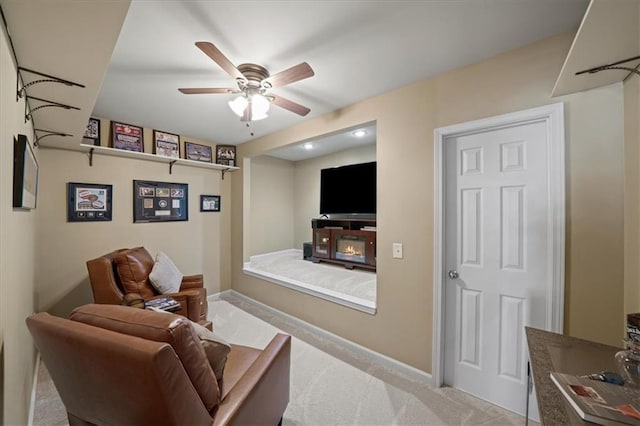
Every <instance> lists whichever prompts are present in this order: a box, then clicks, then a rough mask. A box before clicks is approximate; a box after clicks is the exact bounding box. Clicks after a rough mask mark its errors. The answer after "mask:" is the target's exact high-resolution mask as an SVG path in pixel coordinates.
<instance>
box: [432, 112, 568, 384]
mask: <svg viewBox="0 0 640 426" xmlns="http://www.w3.org/2000/svg"><path fill="white" fill-rule="evenodd" d="M532 122H544V123H545V124H546V131H547V166H548V168H547V178H548V186H547V189H548V210H547V224H548V225H547V237H548V238H547V248H548V250H547V261H548V262H549V263H548V264H550V265H552V267H551V268H550V271H549V273H548V275H547V282H548V283H549V285H548V286H547V289H546V304H547V316H546V319H545V329H546V330H547V331H553V332H556V333H562V330H563V323H564V270H565V156H564V153H565V134H564V133H565V131H564V103H563V102H559V103H555V104H550V105H546V106H542V107H537V108H531V109H527V110H522V111H517V112H512V113H508V114H503V115H499V116H495V117H489V118H484V119H480V120H474V121H470V122H466V123H460V124H454V125H451V126H446V127H439V128H436V129H435V130H434V244H435V246H434V255H433V330H434V332H433V350H432V360H433V361H432V373H431V374H432V382H433V385H434V386H436V387H440V386H442V385H443V382H444V349H445V348H444V333H445V324H444V322H445V316H444V315H445V306H444V303H445V302H446V300H445V297H444V295H445V288H444V286H445V284H446V279H444V273H445V267H446V265H444V261H445V256H444V254H445V253H446V247H445V246H446V241H445V240H444V230H445V226H446V223H445V215H444V212H445V208H446V205H445V199H444V194H445V188H446V180H445V164H444V160H445V158H444V144H445V142H446V140H447V139H448V138H451V137H458V136H462V135H466V134H473V133H478V132H481V131H490V130H497V129H500V128H503V127H511V126H514V125H520V124H527V123H532Z"/></svg>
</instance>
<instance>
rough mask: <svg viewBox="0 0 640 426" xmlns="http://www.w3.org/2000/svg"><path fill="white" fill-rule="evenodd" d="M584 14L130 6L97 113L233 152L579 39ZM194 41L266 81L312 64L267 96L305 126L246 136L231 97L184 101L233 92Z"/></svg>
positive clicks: (423, 6) (535, 4) (524, 6)
mask: <svg viewBox="0 0 640 426" xmlns="http://www.w3.org/2000/svg"><path fill="white" fill-rule="evenodd" d="M587 5H588V1H587V0H448V1H435V0H434V1H426V0H425V1H340V2H338V1H153V0H133V1H132V2H131V6H130V9H129V12H128V14H127V17H126V20H125V22H124V25H123V28H122V31H121V33H120V36H119V38H118V41H117V43H116V47H115V50H114V52H113V56H112V58H111V62H110V65H109V67H108V70H107V73H106V75H105V78H104V81H103V83H102V87H101V89H100V92H99V95H98V98H97V101H96V104H95V107H94V110H93V115H95V116H98V117H106V118H110V119H114V120H121V121H124V122H128V123H132V124H137V125H142V126H144V127H149V128H154V129H158V130H164V131H168V132H173V133H179V134H182V135H188V136H191V137H195V138H199V139H203V140H206V141H211V142H215V143H220V144H238V143H242V142H246V141H248V140H251V139H252V138H255V137H259V136H262V135H265V134H268V133H272V132H274V131H277V130H280V129H283V128H286V127H289V126H291V125H294V124H296V123H299V122H301V121H302V120H305V119H310V118H313V117H317V116H320V115H322V114H325V113H328V112H331V111H335V110H337V109H340V108H341V107H344V106H346V105H350V104H353V103H355V102H358V101H360V100H362V99H366V98H369V97H372V96H375V95H378V94H381V93H384V92H386V91H389V90H393V89H395V88H398V87H401V86H405V85H407V84H410V83H414V82H416V81H419V80H422V79H425V78H427V77H429V76H433V75H436V74H439V73H442V72H445V71H447V70H451V69H454V68H458V67H462V66H465V65H467V64H471V63H474V62H477V61H480V60H482V59H485V58H488V57H491V56H494V55H496V54H499V53H501V52H505V51H508V50H511V49H515V48H518V47H521V46H524V45H527V44H530V43H532V42H535V41H537V40H541V39H544V38H546V37H549V36H552V35H554V34H557V33H560V32H563V31H567V30H572V29H576V28H577V27H578V26H579V24H580V21H581V19H582V16H583V15H584V12H585V10H586V8H587ZM196 41H209V42H211V43H213V44H215V45H216V46H217V47H218V49H219V50H220V51H222V53H223V54H225V56H226V57H227V58H228V59H229V60H230V61H231V62H232V63H233V64H235V65H239V64H241V63H244V62H253V63H257V64H260V65H263V66H265V67H266V68H267V69H268V70H269V71H270V72H271V73H272V74H274V73H277V72H279V71H282V70H284V69H287V68H289V67H291V66H293V65H296V64H298V63H300V62H303V61H306V62H308V63H309V64H310V65H311V67H312V68H313V69H314V71H315V76H314V77H311V78H309V79H306V80H302V81H299V82H296V83H293V84H291V85H288V86H285V87H280V88H275V89H272V90H271V92H272V93H274V94H277V95H279V96H283V97H285V98H288V99H290V100H292V101H294V102H297V103H300V104H302V105H305V106H307V107H309V108H310V109H311V112H310V113H309V114H308V115H307V116H306V117H304V118H303V117H300V116H298V115H296V114H294V113H292V112H289V111H287V110H284V109H281V108H278V107H275V106H272V107H271V110H270V111H269V117H268V118H267V119H265V120H261V121H256V122H253V123H252V124H251V127H250V128H247V127H246V126H245V123H241V122H240V120H239V118H238V117H237V116H235V115H234V114H233V113H232V112H231V110H230V109H229V107H228V106H227V101H229V100H230V99H232V97H233V95H226V94H224V95H220V94H217V95H184V94H182V93H179V92H178V90H177V89H178V88H179V87H231V88H233V87H235V83H234V81H233V79H232V78H231V77H230V76H229V75H227V74H226V73H225V72H224V71H223V70H222V69H221V68H220V67H219V66H218V65H217V64H216V63H214V62H213V61H212V60H211V59H210V58H209V57H207V56H206V55H205V54H204V53H203V52H202V51H200V50H199V49H198V48H196V46H195V45H194V43H195V42H196ZM558 71H559V70H558ZM551 89H552V88H551V87H550V88H549V91H551ZM252 134H253V135H252Z"/></svg>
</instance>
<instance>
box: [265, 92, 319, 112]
mask: <svg viewBox="0 0 640 426" xmlns="http://www.w3.org/2000/svg"><path fill="white" fill-rule="evenodd" d="M269 97H271V98H273V100H272V101H271V103H272V104H274V105H277V106H279V107H280V108H284V109H287V110H289V111H291V112H295V113H296V114H298V115H301V116H303V117H304V116H305V115H307V114H309V111H311V110H310V109H309V108H307V107H305V106H302V105H300V104H297V103H295V102H293V101H290V100H289V99H285V98H283V97H282V96H275V95H269Z"/></svg>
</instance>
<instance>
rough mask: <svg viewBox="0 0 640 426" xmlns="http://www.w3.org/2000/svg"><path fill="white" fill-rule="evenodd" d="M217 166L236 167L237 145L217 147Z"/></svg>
mask: <svg viewBox="0 0 640 426" xmlns="http://www.w3.org/2000/svg"><path fill="white" fill-rule="evenodd" d="M216 164H221V165H223V166H231V167H235V165H236V147H235V145H216Z"/></svg>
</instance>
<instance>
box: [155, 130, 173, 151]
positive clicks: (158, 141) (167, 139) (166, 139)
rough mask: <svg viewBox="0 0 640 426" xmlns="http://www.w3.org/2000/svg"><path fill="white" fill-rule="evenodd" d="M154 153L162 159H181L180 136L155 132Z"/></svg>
mask: <svg viewBox="0 0 640 426" xmlns="http://www.w3.org/2000/svg"><path fill="white" fill-rule="evenodd" d="M153 153H154V154H156V155H161V156H162V157H169V158H180V136H178V135H174V134H173V133H167V132H161V131H159V130H154V131H153Z"/></svg>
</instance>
